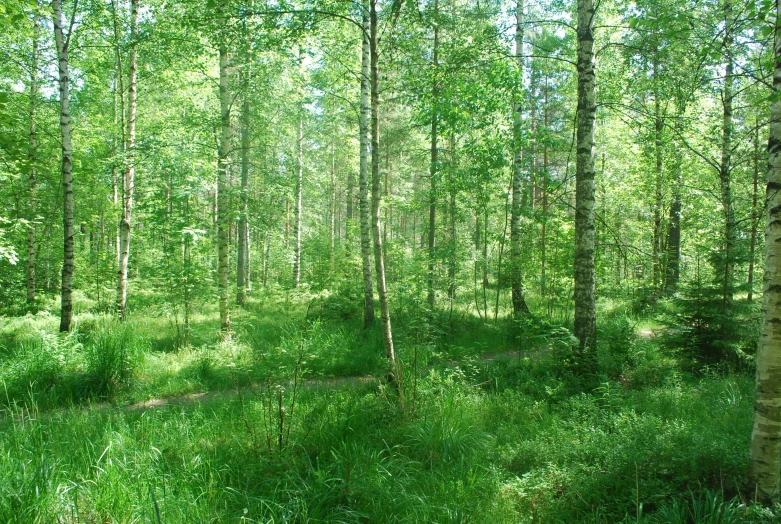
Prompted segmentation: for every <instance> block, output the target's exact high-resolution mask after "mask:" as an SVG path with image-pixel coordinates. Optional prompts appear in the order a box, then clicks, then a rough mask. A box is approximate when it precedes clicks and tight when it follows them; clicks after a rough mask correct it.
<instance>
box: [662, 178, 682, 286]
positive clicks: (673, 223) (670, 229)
mask: <svg viewBox="0 0 781 524" xmlns="http://www.w3.org/2000/svg"><path fill="white" fill-rule="evenodd" d="M677 167H678V169H679V170H680V166H677ZM680 274H681V195H680V190H679V189H678V188H677V187H676V188H673V202H672V205H671V206H670V223H669V225H668V226H667V271H666V275H665V285H664V288H665V293H666V294H668V295H672V294H673V293H675V290H676V288H677V287H678V279H679V278H680Z"/></svg>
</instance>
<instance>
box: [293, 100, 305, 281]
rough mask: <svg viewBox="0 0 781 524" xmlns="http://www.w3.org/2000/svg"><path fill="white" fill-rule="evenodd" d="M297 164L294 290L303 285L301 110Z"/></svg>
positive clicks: (302, 151) (302, 128)
mask: <svg viewBox="0 0 781 524" xmlns="http://www.w3.org/2000/svg"><path fill="white" fill-rule="evenodd" d="M296 127H297V132H298V139H297V149H298V154H297V157H296V158H297V162H296V207H295V210H294V218H293V236H295V237H296V240H295V242H296V243H295V246H294V248H293V249H294V251H293V288H296V289H297V288H298V286H299V284H300V283H301V213H302V210H303V203H304V197H303V193H304V115H303V107H302V108H301V109H300V112H299V115H298V124H297V126H296Z"/></svg>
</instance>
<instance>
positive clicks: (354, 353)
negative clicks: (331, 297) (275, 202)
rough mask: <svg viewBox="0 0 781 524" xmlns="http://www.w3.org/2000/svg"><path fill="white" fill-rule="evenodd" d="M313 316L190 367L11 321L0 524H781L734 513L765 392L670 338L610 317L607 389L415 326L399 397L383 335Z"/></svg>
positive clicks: (510, 352)
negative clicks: (700, 363) (691, 361)
mask: <svg viewBox="0 0 781 524" xmlns="http://www.w3.org/2000/svg"><path fill="white" fill-rule="evenodd" d="M308 300H309V299H308V298H305V297H302V298H301V299H299V300H295V299H293V300H291V299H290V298H289V297H284V298H283V297H274V296H266V297H256V298H255V299H253V300H252V301H251V302H250V304H249V305H248V307H247V308H246V310H238V311H236V312H235V314H234V326H235V336H234V338H233V340H232V341H229V342H224V341H223V342H221V341H219V340H218V339H216V338H215V336H214V333H216V327H217V326H216V316H215V315H214V314H213V313H210V312H206V313H204V314H202V315H200V316H196V317H195V318H194V321H195V323H194V326H193V334H192V338H193V347H190V348H181V349H178V350H172V347H173V346H174V345H175V343H176V340H177V338H176V337H177V333H181V329H177V323H176V321H175V320H174V321H171V319H170V318H168V319H166V318H165V317H164V316H161V315H151V314H149V313H147V314H145V315H143V316H131V317H130V319H129V321H128V323H127V324H126V325H125V326H122V325H118V324H116V323H114V322H113V321H110V320H109V319H107V318H105V317H103V316H101V315H97V314H93V313H89V312H82V314H81V315H79V317H78V327H77V331H76V332H75V333H74V334H72V335H69V336H58V335H56V334H55V333H56V317H55V316H53V315H50V314H47V313H45V312H44V313H41V314H39V315H35V316H28V317H15V318H7V317H6V318H0V357H2V360H0V382H1V383H2V384H1V385H0V387H1V388H2V389H0V411H1V412H2V413H3V414H4V415H6V416H3V417H0V435H1V436H0V521H3V522H5V521H13V522H49V521H59V522H63V521H64V522H123V523H124V522H147V521H149V522H158V523H162V522H207V521H208V522H335V521H338V522H497V523H501V522H508V523H509V522H775V521H777V518H778V515H779V514H781V513H774V512H773V511H772V510H769V509H767V508H761V507H759V506H754V505H751V504H750V503H749V501H748V500H746V499H744V498H741V495H740V493H741V492H742V491H743V490H742V483H743V475H744V471H745V467H746V463H747V450H748V440H749V435H750V430H751V429H750V428H751V410H752V398H753V380H752V376H751V374H750V373H749V372H743V371H719V372H714V371H713V370H711V371H707V372H701V371H695V370H693V369H692V368H691V366H688V365H686V363H685V360H684V355H683V354H681V353H680V351H676V350H675V349H669V348H668V347H667V346H666V345H665V340H666V338H667V332H666V330H663V329H661V328H659V327H658V326H655V325H654V326H652V327H648V328H646V326H647V325H648V324H647V323H646V324H641V323H639V322H638V321H637V320H633V319H632V318H631V317H630V316H627V315H626V314H623V315H610V314H603V315H602V318H605V320H604V321H603V323H602V324H601V325H600V341H601V342H600V344H601V345H600V348H599V351H598V355H597V357H598V358H597V360H598V367H599V370H598V375H597V377H596V380H594V378H591V379H588V378H584V377H583V376H582V375H581V374H580V373H579V372H578V369H577V365H576V362H574V361H573V359H572V351H571V345H570V344H571V334H570V333H569V331H568V330H567V329H566V327H564V326H557V325H552V324H550V323H549V322H537V321H535V322H536V323H530V324H528V325H525V326H524V328H523V331H522V336H521V338H520V339H519V338H518V336H517V335H514V334H513V333H514V332H515V331H514V329H515V328H514V327H513V325H512V324H510V323H508V322H506V321H505V322H499V323H497V324H490V323H488V324H484V323H483V322H482V321H481V320H480V319H476V318H471V317H470V316H469V315H467V314H462V315H459V316H457V317H456V318H455V320H454V321H449V319H446V318H444V317H443V318H442V319H440V318H434V319H426V318H425V316H423V315H417V314H414V312H412V313H408V314H407V316H404V312H399V313H398V314H397V318H398V319H399V321H398V324H397V325H398V326H399V327H398V330H397V333H396V335H397V343H398V347H399V355H400V358H401V363H402V369H403V377H404V378H403V382H402V384H401V386H400V387H391V386H390V385H389V384H387V383H386V382H385V381H384V380H382V379H381V378H379V377H383V376H384V374H385V362H384V359H383V358H382V340H381V334H380V332H379V329H370V330H367V331H364V330H361V329H360V328H359V319H358V318H357V317H356V316H355V314H354V313H353V312H352V311H348V312H346V313H349V315H346V313H345V312H342V311H336V314H334V311H332V310H331V309H329V308H328V307H325V306H317V307H314V308H311V307H310V306H311V303H310V302H308ZM326 306H327V304H326ZM603 313H604V312H603ZM638 326H642V328H638ZM518 345H520V347H522V348H523V349H522V350H519V349H515V348H513V346H516V347H517V346H518ZM400 395H403V398H404V400H403V402H402V401H401V398H400Z"/></svg>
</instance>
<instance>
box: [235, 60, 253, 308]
mask: <svg viewBox="0 0 781 524" xmlns="http://www.w3.org/2000/svg"><path fill="white" fill-rule="evenodd" d="M249 81H250V78H249V71H248V70H247V71H245V72H243V74H242V84H243V91H244V99H243V100H242V104H241V195H240V196H241V204H240V205H241V214H240V215H239V231H238V235H239V239H238V240H239V241H238V253H237V256H236V303H237V304H239V305H243V304H244V301H245V298H246V293H247V284H248V281H249V280H248V278H247V274H248V269H249V268H248V265H249V264H248V262H249V228H248V223H247V219H248V217H249V154H250V114H249Z"/></svg>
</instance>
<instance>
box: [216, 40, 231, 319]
mask: <svg viewBox="0 0 781 524" xmlns="http://www.w3.org/2000/svg"><path fill="white" fill-rule="evenodd" d="M224 38H225V37H223V39H224ZM219 57H220V90H219V91H220V93H219V94H220V130H221V132H220V141H219V151H218V155H217V244H218V256H217V279H218V280H217V288H218V293H219V303H220V330H221V331H222V332H223V333H229V332H230V325H231V321H230V312H229V310H228V273H229V271H230V269H229V265H228V242H229V240H230V231H229V229H230V222H229V220H230V218H229V209H228V203H229V199H228V189H229V186H230V177H229V173H228V156H229V155H230V149H231V135H232V128H231V93H230V76H231V74H232V71H231V64H230V55H229V53H228V47H227V44H226V43H225V42H224V40H223V41H222V42H220V49H219Z"/></svg>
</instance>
